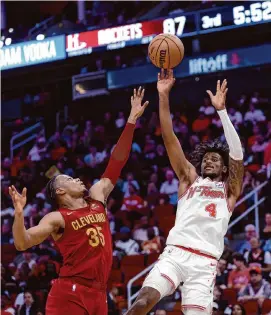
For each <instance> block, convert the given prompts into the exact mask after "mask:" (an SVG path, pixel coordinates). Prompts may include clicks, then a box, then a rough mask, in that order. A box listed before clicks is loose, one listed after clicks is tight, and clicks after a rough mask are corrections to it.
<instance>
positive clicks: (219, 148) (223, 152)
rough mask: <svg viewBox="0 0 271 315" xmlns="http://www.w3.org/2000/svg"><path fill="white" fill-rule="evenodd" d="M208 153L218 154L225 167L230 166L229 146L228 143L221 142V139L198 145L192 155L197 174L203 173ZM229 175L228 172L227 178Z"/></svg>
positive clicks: (191, 159) (191, 160) (191, 158)
mask: <svg viewBox="0 0 271 315" xmlns="http://www.w3.org/2000/svg"><path fill="white" fill-rule="evenodd" d="M207 152H216V153H218V154H219V155H220V156H221V157H222V159H223V162H224V165H225V166H226V167H227V168H228V166H229V146H228V144H227V143H226V142H222V141H220V139H219V138H217V139H215V140H213V141H204V142H201V143H200V144H198V145H197V146H196V148H195V150H194V151H193V152H192V153H191V154H190V158H189V160H190V162H191V163H192V164H193V165H194V166H195V168H196V170H197V172H198V173H199V174H200V173H201V163H202V159H203V157H204V155H205V154H206V153H207ZM227 175H228V170H227V173H226V176H227Z"/></svg>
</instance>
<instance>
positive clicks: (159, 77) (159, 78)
mask: <svg viewBox="0 0 271 315" xmlns="http://www.w3.org/2000/svg"><path fill="white" fill-rule="evenodd" d="M160 80H161V74H160V72H159V73H158V81H160Z"/></svg>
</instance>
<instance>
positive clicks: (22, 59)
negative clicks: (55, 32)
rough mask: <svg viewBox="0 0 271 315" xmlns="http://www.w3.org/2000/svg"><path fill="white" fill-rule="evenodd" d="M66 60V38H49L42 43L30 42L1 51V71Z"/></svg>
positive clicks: (7, 47) (4, 48) (6, 47)
mask: <svg viewBox="0 0 271 315" xmlns="http://www.w3.org/2000/svg"><path fill="white" fill-rule="evenodd" d="M65 58H66V51H65V36H64V35H60V36H55V37H49V38H46V39H44V40H42V41H38V40H36V41H29V42H25V43H19V44H15V45H10V46H5V47H3V48H2V49H0V69H1V70H7V69H13V68H18V67H26V66H30V65H37V64H42V63H45V62H51V61H56V60H61V59H65Z"/></svg>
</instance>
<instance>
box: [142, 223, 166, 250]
mask: <svg viewBox="0 0 271 315" xmlns="http://www.w3.org/2000/svg"><path fill="white" fill-rule="evenodd" d="M147 234H148V240H147V241H144V242H143V243H142V244H141V248H142V253H144V254H151V253H161V250H162V248H163V245H164V240H163V238H161V236H159V230H158V228H157V227H149V228H148V230H147Z"/></svg>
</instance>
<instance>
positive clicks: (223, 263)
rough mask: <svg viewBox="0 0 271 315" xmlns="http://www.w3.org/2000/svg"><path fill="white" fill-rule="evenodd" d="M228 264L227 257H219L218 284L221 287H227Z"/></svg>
mask: <svg viewBox="0 0 271 315" xmlns="http://www.w3.org/2000/svg"><path fill="white" fill-rule="evenodd" d="M222 257H223V256H222ZM227 265H228V263H227V260H226V259H223V258H220V259H219V261H218V264H217V273H216V285H218V286H219V287H220V288H221V289H226V284H227V283H228V276H229V273H228V270H227Z"/></svg>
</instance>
